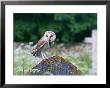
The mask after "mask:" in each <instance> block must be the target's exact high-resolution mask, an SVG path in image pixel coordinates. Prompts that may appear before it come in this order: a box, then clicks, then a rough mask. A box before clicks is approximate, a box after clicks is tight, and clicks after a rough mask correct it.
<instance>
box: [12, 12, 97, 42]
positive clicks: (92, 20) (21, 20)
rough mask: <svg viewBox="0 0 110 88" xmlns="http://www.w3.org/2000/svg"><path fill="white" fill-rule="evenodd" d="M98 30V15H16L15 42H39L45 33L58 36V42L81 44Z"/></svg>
mask: <svg viewBox="0 0 110 88" xmlns="http://www.w3.org/2000/svg"><path fill="white" fill-rule="evenodd" d="M96 28H97V14H96V13H54V14H53V13H15V14H14V41H16V42H29V41H34V42H35V41H38V40H39V39H40V37H41V36H42V35H43V34H44V32H45V31H47V30H51V31H54V32H55V33H56V34H57V40H56V42H58V43H61V42H64V43H68V42H70V43H73V42H81V41H82V40H83V39H84V37H85V36H90V34H91V30H92V29H96Z"/></svg>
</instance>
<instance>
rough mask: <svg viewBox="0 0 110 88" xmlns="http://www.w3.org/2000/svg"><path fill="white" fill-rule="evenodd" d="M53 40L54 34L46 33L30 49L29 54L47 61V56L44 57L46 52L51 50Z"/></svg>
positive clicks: (51, 32)
mask: <svg viewBox="0 0 110 88" xmlns="http://www.w3.org/2000/svg"><path fill="white" fill-rule="evenodd" d="M55 39H56V34H55V33H54V32H53V31H46V32H45V34H44V36H43V37H42V38H41V39H40V40H39V41H38V42H37V43H36V44H35V45H34V46H33V47H32V50H31V54H32V55H33V56H40V58H42V59H47V58H48V57H49V56H47V55H46V50H47V49H49V50H50V49H51V48H52V45H53V44H54V41H55ZM50 57H51V56H50Z"/></svg>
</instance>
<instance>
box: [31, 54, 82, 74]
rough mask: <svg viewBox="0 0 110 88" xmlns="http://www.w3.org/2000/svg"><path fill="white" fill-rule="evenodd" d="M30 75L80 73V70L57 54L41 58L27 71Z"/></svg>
mask: <svg viewBox="0 0 110 88" xmlns="http://www.w3.org/2000/svg"><path fill="white" fill-rule="evenodd" d="M29 74H31V75H81V71H80V70H78V69H77V67H76V66H74V65H73V64H72V63H70V62H69V61H67V60H65V59H64V58H62V57H59V56H53V57H50V58H48V59H44V60H42V61H41V62H40V63H39V64H37V65H36V66H35V67H33V68H32V70H31V71H30V72H29Z"/></svg>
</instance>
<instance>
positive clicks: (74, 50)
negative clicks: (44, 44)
mask: <svg viewBox="0 0 110 88" xmlns="http://www.w3.org/2000/svg"><path fill="white" fill-rule="evenodd" d="M30 48H31V46H30V45H29V44H22V43H20V44H19V45H18V46H17V47H15V49H14V63H13V64H14V66H13V71H14V75H27V72H28V71H29V70H31V69H32V68H33V67H34V66H35V65H36V64H38V63H39V62H40V61H41V59H40V58H39V57H34V56H32V54H31V53H30ZM47 54H48V55H50V56H54V55H57V56H62V57H63V58H65V59H67V60H69V61H70V62H71V63H72V64H74V65H75V66H77V67H78V68H79V69H80V70H81V72H82V73H83V75H88V74H89V72H90V70H91V68H92V61H91V45H90V44H83V43H80V44H76V45H74V46H69V47H66V46H65V45H64V44H59V45H57V46H55V47H54V48H53V49H52V50H51V52H50V51H47Z"/></svg>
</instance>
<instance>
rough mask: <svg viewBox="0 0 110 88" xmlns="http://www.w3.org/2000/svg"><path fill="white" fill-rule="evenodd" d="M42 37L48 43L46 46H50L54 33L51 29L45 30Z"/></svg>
mask: <svg viewBox="0 0 110 88" xmlns="http://www.w3.org/2000/svg"><path fill="white" fill-rule="evenodd" d="M44 38H45V40H46V42H47V43H48V46H51V44H52V43H53V42H54V41H55V39H56V34H55V33H54V32H53V31H46V32H45V34H44Z"/></svg>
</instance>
